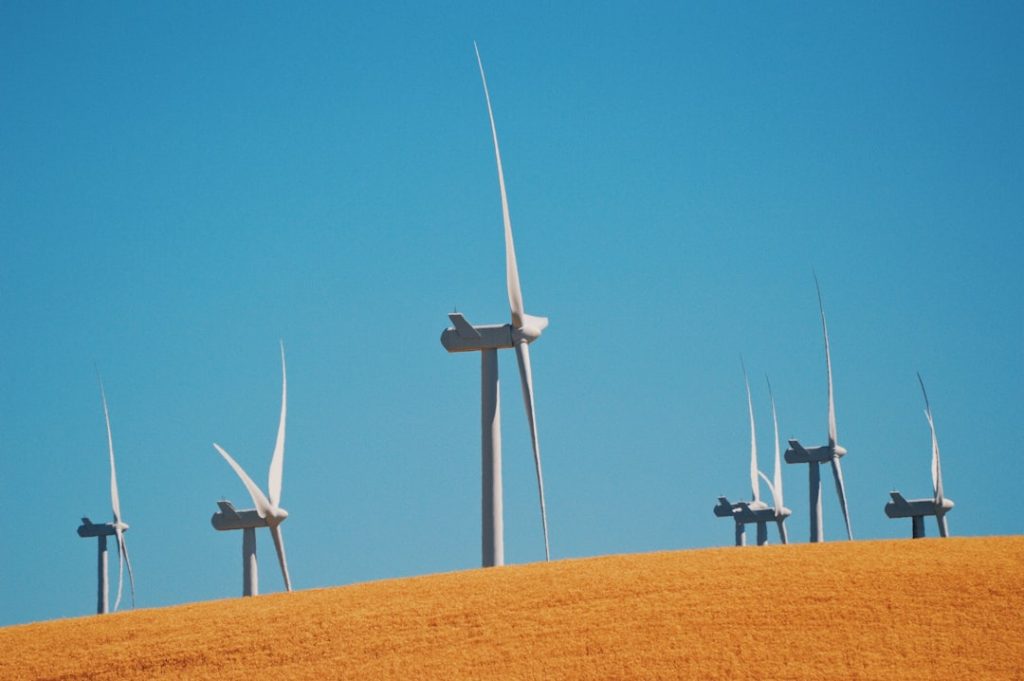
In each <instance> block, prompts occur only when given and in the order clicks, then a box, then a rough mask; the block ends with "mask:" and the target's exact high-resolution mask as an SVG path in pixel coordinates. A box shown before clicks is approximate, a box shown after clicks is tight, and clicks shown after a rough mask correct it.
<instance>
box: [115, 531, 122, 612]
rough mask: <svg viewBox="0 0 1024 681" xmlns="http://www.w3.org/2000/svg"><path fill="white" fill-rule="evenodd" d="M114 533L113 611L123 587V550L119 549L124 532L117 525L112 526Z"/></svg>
mask: <svg viewBox="0 0 1024 681" xmlns="http://www.w3.org/2000/svg"><path fill="white" fill-rule="evenodd" d="M114 534H115V535H116V539H117V598H116V599H114V612H117V608H118V607H119V606H120V605H121V592H122V590H123V589H124V552H122V550H121V543H122V542H123V541H124V532H122V531H121V528H120V527H118V526H117V525H115V526H114Z"/></svg>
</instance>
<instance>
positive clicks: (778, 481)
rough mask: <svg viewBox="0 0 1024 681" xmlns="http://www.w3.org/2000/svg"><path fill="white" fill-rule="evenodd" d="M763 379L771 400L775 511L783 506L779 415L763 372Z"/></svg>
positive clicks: (770, 383)
mask: <svg viewBox="0 0 1024 681" xmlns="http://www.w3.org/2000/svg"><path fill="white" fill-rule="evenodd" d="M764 380H765V381H766V382H767V383H768V397H770V398H771V401H772V427H773V428H774V429H775V473H774V475H773V477H774V478H775V483H774V485H773V487H774V488H775V493H776V494H777V495H778V496H777V497H776V499H777V504H776V511H780V510H781V509H782V508H783V503H782V465H781V459H780V455H779V452H780V450H779V417H778V414H776V413H775V395H774V394H772V382H771V381H769V380H768V375H767V374H765V377H764Z"/></svg>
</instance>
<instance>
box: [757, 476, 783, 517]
mask: <svg viewBox="0 0 1024 681" xmlns="http://www.w3.org/2000/svg"><path fill="white" fill-rule="evenodd" d="M757 474H758V475H760V476H761V479H762V480H764V484H766V485H768V491H769V492H771V493H772V503H773V504H775V515H776V516H777V515H779V511H780V510H781V509H782V504H781V503H780V502H779V495H778V492H776V490H775V485H773V484H772V481H771V480H769V479H768V476H767V475H765V474H764V473H762V472H761V471H758V472H757Z"/></svg>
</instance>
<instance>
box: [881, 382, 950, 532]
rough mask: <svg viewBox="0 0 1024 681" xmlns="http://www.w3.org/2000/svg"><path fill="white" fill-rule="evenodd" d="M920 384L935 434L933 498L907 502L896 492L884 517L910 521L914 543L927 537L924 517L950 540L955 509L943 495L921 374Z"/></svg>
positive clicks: (888, 504)
mask: <svg viewBox="0 0 1024 681" xmlns="http://www.w3.org/2000/svg"><path fill="white" fill-rule="evenodd" d="M917 382H918V383H920V384H921V394H922V395H924V416H925V418H926V419H928V428H929V430H931V432H932V498H931V499H911V500H909V501H908V500H906V499H904V498H903V495H902V494H900V493H899V492H897V491H895V490H894V491H892V492H890V493H889V496H891V497H892V501H890V502H889V503H887V504H886V505H885V515H887V516H889V517H890V518H910V519H911V536H913V538H914V539H920V538H922V537H924V518H925V516H929V515H933V516H935V521H936V522H937V523H938V526H939V536H940V537H948V536H949V527H948V526H947V525H946V514H947V513H948V512H949V511H950V509H952V508H953V500H952V499H947V498H946V497H945V495H944V494H943V492H942V466H941V464H940V462H939V440H938V438H937V437H936V436H935V421H934V419H932V407H931V405H930V404H929V403H928V393H927V391H925V389H924V381H923V380H922V379H921V374H918V375H917Z"/></svg>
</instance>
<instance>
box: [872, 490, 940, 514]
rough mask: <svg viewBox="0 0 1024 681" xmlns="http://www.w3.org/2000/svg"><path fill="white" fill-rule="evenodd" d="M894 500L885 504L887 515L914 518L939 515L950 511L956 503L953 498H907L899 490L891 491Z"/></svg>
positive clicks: (890, 494)
mask: <svg viewBox="0 0 1024 681" xmlns="http://www.w3.org/2000/svg"><path fill="white" fill-rule="evenodd" d="M889 496H890V497H892V501H890V502H888V503H887V504H886V505H885V515H887V516H888V517H890V518H913V517H914V516H925V515H939V514H940V513H947V512H949V511H950V510H951V509H952V508H953V506H954V504H953V500H952V499H943V500H942V502H941V503H936V501H935V499H906V498H904V497H903V495H902V494H900V493H899V492H897V491H895V490H894V491H892V492H889Z"/></svg>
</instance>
